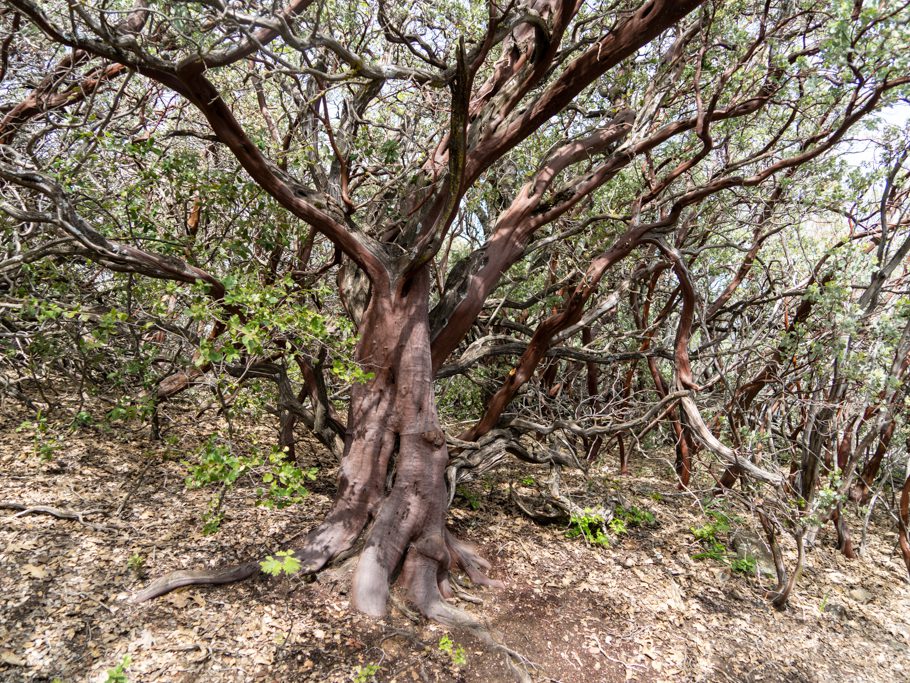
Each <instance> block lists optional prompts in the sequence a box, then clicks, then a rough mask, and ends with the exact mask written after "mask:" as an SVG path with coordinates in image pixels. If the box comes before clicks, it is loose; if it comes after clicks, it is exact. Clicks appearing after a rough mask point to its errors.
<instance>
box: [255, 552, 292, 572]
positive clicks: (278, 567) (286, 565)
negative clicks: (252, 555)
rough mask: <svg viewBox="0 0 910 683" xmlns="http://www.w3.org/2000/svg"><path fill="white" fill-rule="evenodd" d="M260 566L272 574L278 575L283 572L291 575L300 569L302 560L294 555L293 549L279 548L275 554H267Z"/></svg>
mask: <svg viewBox="0 0 910 683" xmlns="http://www.w3.org/2000/svg"><path fill="white" fill-rule="evenodd" d="M259 567H260V568H261V569H262V571H263V572H264V573H266V574H269V575H271V576H278V575H279V574H281V573H282V572H283V573H285V574H287V575H288V576H290V575H291V574H296V573H297V572H299V571H300V560H298V559H297V558H296V557H294V551H293V550H279V551H278V552H277V553H275V556H272V555H268V556H266V558H265V559H264V560H263V561H262V562H260V563H259Z"/></svg>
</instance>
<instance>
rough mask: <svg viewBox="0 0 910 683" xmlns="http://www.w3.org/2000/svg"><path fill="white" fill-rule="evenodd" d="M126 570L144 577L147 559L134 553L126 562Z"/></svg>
mask: <svg viewBox="0 0 910 683" xmlns="http://www.w3.org/2000/svg"><path fill="white" fill-rule="evenodd" d="M126 568H127V569H129V570H130V571H131V572H133V573H134V574H137V575H139V576H142V574H144V573H145V558H144V557H142V555H140V554H139V553H133V554H132V555H130V556H129V559H128V560H127V561H126Z"/></svg>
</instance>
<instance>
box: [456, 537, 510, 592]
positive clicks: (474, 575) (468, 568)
mask: <svg viewBox="0 0 910 683" xmlns="http://www.w3.org/2000/svg"><path fill="white" fill-rule="evenodd" d="M445 541H446V549H447V550H448V551H449V556H450V561H449V568H451V569H454V568H461V569H462V570H464V573H465V574H467V575H468V578H469V579H471V581H472V582H473V583H475V584H477V585H478V586H490V587H491V588H503V587H505V584H504V583H503V582H502V581H497V580H496V579H491V578H490V577H489V576H487V575H486V573H485V572H487V571H489V569H490V563H489V562H487V561H486V560H485V559H484V558H482V557H481V556H480V555H479V554H478V553H477V548H476V547H475V546H473V545H471V544H470V543H466V542H465V541H460V540H458V539H457V538H455V536H453V535H452V534H451V533H450V532H449V531H448V530H446V534H445Z"/></svg>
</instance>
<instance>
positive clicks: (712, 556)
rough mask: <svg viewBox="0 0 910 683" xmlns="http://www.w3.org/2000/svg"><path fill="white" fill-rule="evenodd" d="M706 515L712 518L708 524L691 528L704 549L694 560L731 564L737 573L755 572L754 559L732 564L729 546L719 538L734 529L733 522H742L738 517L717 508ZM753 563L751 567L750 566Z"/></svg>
mask: <svg viewBox="0 0 910 683" xmlns="http://www.w3.org/2000/svg"><path fill="white" fill-rule="evenodd" d="M705 514H706V515H707V516H708V517H709V518H710V520H711V521H709V522H708V523H706V524H703V525H701V526H693V527H690V528H689V531H691V532H692V535H693V536H694V537H695V540H697V541H698V542H699V543H700V544H701V546H702V548H704V550H702V551H701V552H697V553H695V554H693V555H692V558H693V559H695V560H714V561H716V562H720V563H722V564H728V563H729V564H730V566H731V568H732V569H733V571H737V572H743V573H748V572H754V571H755V559H754V558H743V559H741V560H734V561H733V562H732V563H731V562H730V560H729V557H728V550H727V546H726V545H725V544H724V542H723V540H722V539H720V538H718V535H719V534H727V533H729V532H730V530H731V529H732V528H733V521H734V520H736V521H740V522H741V521H742V520H740V519H739V518H737V517H732V516H730V515H729V514H727V513H726V512H724V511H723V510H719V509H717V508H711V507H709V508H708V509H706V510H705ZM737 562H738V563H739V564H738V565H737V567H736V568H733V564H736V563H737ZM749 562H751V566H750V565H749Z"/></svg>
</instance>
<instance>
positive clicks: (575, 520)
mask: <svg viewBox="0 0 910 683" xmlns="http://www.w3.org/2000/svg"><path fill="white" fill-rule="evenodd" d="M605 522H606V520H605V519H604V517H603V515H600V514H597V513H596V512H594V511H593V510H590V509H588V508H585V509H584V510H583V511H582V512H581V513H577V514H574V515H572V516H571V517H570V518H569V523H570V524H571V528H570V529H569V530H568V531H567V532H566V538H578V537H579V536H581V537H582V538H584V539H585V543H587V544H588V545H598V546H600V547H602V548H606V547H607V546H609V545H610V538H609V536H607V534H606V530H605V526H606V524H605Z"/></svg>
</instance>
